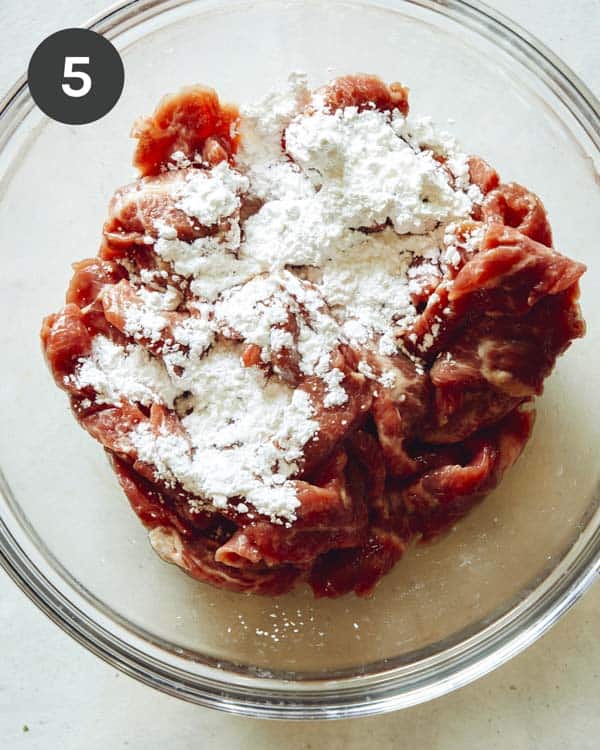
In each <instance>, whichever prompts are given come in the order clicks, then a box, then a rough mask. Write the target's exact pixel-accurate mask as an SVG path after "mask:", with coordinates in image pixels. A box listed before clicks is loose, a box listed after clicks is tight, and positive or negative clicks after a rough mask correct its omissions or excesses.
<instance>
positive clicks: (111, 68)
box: [27, 29, 125, 125]
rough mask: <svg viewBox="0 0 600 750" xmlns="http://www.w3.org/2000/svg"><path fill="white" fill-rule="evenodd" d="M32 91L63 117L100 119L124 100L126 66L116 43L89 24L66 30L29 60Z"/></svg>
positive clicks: (81, 121) (61, 119)
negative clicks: (86, 27)
mask: <svg viewBox="0 0 600 750" xmlns="http://www.w3.org/2000/svg"><path fill="white" fill-rule="evenodd" d="M27 75H28V83H29V90H30V92H31V96H32V97H33V100H34V101H35V103H36V104H37V105H38V107H39V108H40V109H41V110H42V111H43V112H45V114H47V115H48V117H51V118H52V119H53V120H58V122H64V123H67V124H68V125H84V124H85V123H88V122H94V120H99V119H100V118H101V117H104V115H105V114H106V113H107V112H110V110H111V109H112V108H113V107H114V106H115V104H116V103H117V102H118V100H119V97H120V96H121V92H122V91H123V83H124V81H125V71H124V69H123V61H122V60H121V56H120V55H119V53H118V52H117V50H116V49H115V48H114V46H113V45H112V44H111V43H110V42H109V41H108V39H105V38H104V37H103V36H101V35H100V34H96V32H95V31H90V30H89V29H63V30H62V31H57V32H55V33H54V34H51V35H50V36H49V37H47V38H46V39H44V41H43V42H42V43H41V44H40V45H39V47H38V48H37V49H36V51H35V52H34V53H33V56H32V58H31V60H30V62H29V70H28V74H27Z"/></svg>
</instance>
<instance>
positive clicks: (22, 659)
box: [0, 0, 600, 750]
mask: <svg viewBox="0 0 600 750" xmlns="http://www.w3.org/2000/svg"><path fill="white" fill-rule="evenodd" d="M104 5H105V2H103V0H78V2H73V1H72V0H54V2H53V3H46V2H44V0H2V2H1V4H0V28H1V29H2V30H3V31H2V33H3V38H2V48H1V49H2V53H1V62H2V65H1V66H0V90H4V89H6V88H7V87H8V86H9V85H10V84H12V82H13V80H14V79H15V78H16V77H17V76H18V75H19V74H20V73H21V71H22V70H23V69H24V68H25V67H26V64H27V61H28V58H29V56H30V54H31V52H32V51H33V49H34V48H35V46H36V44H37V43H38V42H39V41H41V39H43V38H44V37H45V36H46V35H48V34H49V33H51V32H52V31H54V30H57V29H59V28H64V27H66V26H71V25H77V24H79V23H81V22H82V21H83V20H85V19H86V18H87V17H89V16H90V15H92V14H94V13H96V12H98V11H99V10H101V9H102V7H103V6H104ZM493 5H494V7H496V8H498V9H499V10H501V11H502V12H504V13H505V14H507V15H509V16H511V17H512V18H514V19H515V20H516V21H518V22H519V23H521V24H522V25H524V26H525V27H526V28H528V29H529V30H530V31H532V32H533V33H534V34H535V35H537V36H538V37H539V38H541V39H542V40H543V41H544V42H546V43H547V44H548V45H549V46H550V47H551V48H552V49H553V50H554V51H555V52H556V53H557V54H558V55H559V56H561V57H562V58H563V59H564V60H566V62H567V63H568V64H570V65H571V66H572V67H573V68H574V70H575V71H576V72H577V73H578V74H579V75H580V76H581V77H582V78H583V79H584V80H585V81H586V82H587V83H588V85H590V86H591V87H592V88H593V89H594V90H595V91H596V93H598V90H599V89H600V46H599V45H598V43H597V29H598V25H599V24H600V0H576V1H575V2H573V3H569V4H566V3H564V4H563V3H560V4H559V3H549V2H547V0H529V2H527V3H523V2H520V1H519V0H495V1H494V2H493ZM599 620H600V587H599V586H598V585H596V586H595V588H594V589H593V590H592V591H591V592H589V594H588V595H587V596H586V597H585V599H584V600H583V601H582V602H580V603H579V604H578V605H577V606H576V607H575V608H574V610H572V611H571V612H570V613H569V614H568V615H567V616H566V617H565V618H563V620H562V621H561V622H560V623H559V624H558V625H557V626H556V627H555V628H554V629H553V630H552V631H551V632H550V633H549V634H548V635H547V636H546V637H544V638H543V639H542V640H541V641H539V642H538V643H536V644H535V645H534V646H532V647H531V648H530V649H529V650H528V651H526V652H525V653H524V654H522V655H520V656H519V657H517V658H516V659H514V660H513V661H512V662H510V663H509V664H507V665H505V666H504V667H502V668H501V669H499V670H497V671H496V672H495V673H493V674H491V675H489V676H488V677H486V678H484V679H482V680H480V681H478V682H477V683H475V684H473V685H470V686H468V687H466V688H464V689H462V690H460V691H458V692H456V693H453V694H451V695H449V696H446V697H444V698H441V699H438V700H436V701H434V702H432V703H429V704H426V705H424V706H419V707H416V708H413V709H409V710H406V711H402V712H398V713H395V714H390V715H387V716H382V717H374V718H369V719H359V720H353V721H343V722H334V723H324V722H310V723H304V724H298V723H289V722H286V723H271V722H265V721H256V720H249V719H241V718H236V717H231V716H226V715H225V714H219V713H217V712H213V711H209V710H206V709H202V708H199V707H196V706H190V705H187V704H184V703H182V702H180V701H177V700H175V699H173V698H169V697H167V696H164V695H161V694H159V693H158V692H155V691H152V690H150V689H149V688H146V687H145V686H143V685H140V684H138V683H136V682H134V681H133V680H130V679H129V678H127V677H125V676H124V675H122V674H120V673H118V672H116V671H115V670H114V669H112V668H110V667H108V666H107V665H105V664H103V663H102V662H100V661H99V660H98V659H97V658H96V657H94V656H93V655H91V654H90V653H88V652H87V651H85V650H84V649H83V648H81V647H80V646H78V645H77V644H76V643H75V642H73V641H72V640H71V639H69V638H68V637H67V636H66V635H64V634H63V633H62V632H61V631H60V630H59V629H58V628H57V627H56V626H54V625H53V624H52V623H51V622H50V621H48V620H47V619H46V618H45V616H44V615H42V614H41V613H40V612H39V611H38V610H37V609H36V608H35V607H34V606H33V605H32V604H31V603H29V602H28V600H27V599H26V598H25V597H24V596H23V595H22V594H21V593H20V592H19V591H18V589H17V588H16V587H15V586H14V585H13V584H12V583H11V582H10V581H9V580H8V579H7V578H6V576H4V575H0V738H1V739H0V746H1V747H3V748H7V749H10V750H12V748H32V749H38V748H39V749H40V750H41V749H42V748H43V750H53V749H54V748H61V750H71V749H72V750H75V748H77V750H79V748H82V747H85V748H87V749H88V750H96V749H98V750H100V748H102V749H103V750H104V748H107V747H114V748H120V747H133V748H142V747H143V748H148V749H150V750H153V748H161V749H162V748H164V747H168V748H169V750H182V749H183V748H188V747H192V746H195V747H201V748H208V749H210V748H221V747H230V748H233V749H237V748H242V747H243V748H249V750H252V749H253V748H257V749H258V748H261V749H262V748H264V749H265V750H268V749H269V748H290V750H296V749H298V750H300V748H302V749H304V750H309V749H310V748H318V747H320V746H326V747H328V748H330V750H336V748H342V747H343V748H348V749H349V750H353V748H358V747H363V746H364V745H365V744H368V745H369V746H370V747H373V748H391V747H410V746H411V745H414V744H417V743H418V744H419V745H421V746H423V747H426V748H428V749H431V750H435V749H437V748H444V750H446V749H448V750H453V749H454V748H456V749H457V750H458V749H459V748H460V749H461V750H463V749H467V750H468V749H469V748H471V747H473V748H474V747H482V748H486V750H487V749H489V750H492V749H494V748H502V749H504V748H511V749H512V748H514V750H521V748H523V749H524V748H544V749H548V750H554V749H555V748H578V749H579V750H588V749H589V750H592V748H594V750H595V748H597V747H598V736H600V715H599V714H598V711H597V708H596V695H597V693H598V690H599V688H600V674H599V672H600V643H599V640H598V633H599V630H598V621H599ZM24 725H27V726H28V728H29V731H27V732H24V731H23V726H24Z"/></svg>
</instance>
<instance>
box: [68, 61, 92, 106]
mask: <svg viewBox="0 0 600 750" xmlns="http://www.w3.org/2000/svg"><path fill="white" fill-rule="evenodd" d="M89 64H90V58H89V57H65V72H64V73H63V76H64V77H65V78H78V79H79V80H80V81H81V86H80V87H79V88H76V89H74V88H73V87H72V86H71V84H70V83H63V85H62V90H63V91H64V92H65V94H66V95H67V96H76V97H79V96H85V95H86V94H87V93H88V92H89V90H90V89H91V88H92V79H91V78H90V76H89V74H88V73H84V72H83V71H82V70H73V65H89Z"/></svg>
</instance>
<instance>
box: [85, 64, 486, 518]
mask: <svg viewBox="0 0 600 750" xmlns="http://www.w3.org/2000/svg"><path fill="white" fill-rule="evenodd" d="M320 99H322V97H319V96H312V94H311V91H310V89H309V87H308V85H307V81H306V78H305V77H304V76H303V75H300V74H294V75H292V76H290V79H289V81H288V84H287V86H285V87H283V88H282V90H281V91H280V92H276V93H273V94H270V95H268V96H267V97H265V98H264V99H262V100H261V101H259V102H257V103H255V104H249V105H245V106H243V107H242V108H241V113H242V118H241V123H240V128H239V130H240V136H241V146H240V151H239V153H238V155H237V159H236V164H235V165H230V164H228V163H227V162H222V163H220V164H218V165H217V166H214V167H212V168H206V167H202V168H200V167H193V168H191V167H190V165H189V162H188V161H187V160H185V159H183V160H182V159H181V156H183V155H182V154H177V153H174V154H173V155H172V158H171V163H170V165H169V169H170V170H171V171H170V174H172V175H173V176H174V178H175V179H174V180H173V181H171V182H169V183H168V185H167V186H165V187H164V189H165V190H167V191H168V195H169V200H170V201H171V205H174V206H175V208H176V209H177V210H178V211H180V212H183V213H184V214H185V215H186V216H187V217H188V218H189V219H190V220H191V222H192V224H193V225H194V226H201V227H204V228H205V229H206V231H204V232H199V234H201V235H203V236H199V237H197V239H195V240H193V241H186V240H184V239H182V237H181V236H179V235H178V229H177V226H175V225H174V223H169V221H168V220H167V219H169V218H170V217H171V214H169V215H168V216H167V217H166V218H165V216H163V217H157V218H155V219H154V222H153V225H154V229H155V234H156V236H155V237H150V236H148V235H147V236H146V237H144V242H147V243H148V245H152V249H153V252H154V254H155V256H156V258H157V259H158V261H159V269H160V270H158V271H149V270H146V269H144V270H143V271H142V272H141V273H140V276H139V277H138V279H137V281H139V284H138V283H137V281H136V282H135V283H134V286H135V292H136V294H137V298H136V303H135V304H133V303H132V304H130V306H129V308H128V309H126V311H125V323H124V330H125V332H126V333H128V334H129V335H130V336H131V337H132V338H133V339H135V340H136V341H140V340H141V341H142V342H146V341H149V342H151V343H152V344H155V343H156V342H161V341H163V342H164V343H163V345H162V353H161V356H160V357H157V356H153V355H152V354H150V353H148V351H147V350H146V349H144V348H143V347H142V346H140V345H138V344H129V345H127V346H125V347H123V346H120V345H117V344H114V343H112V342H111V341H110V340H109V339H108V338H105V337H103V336H96V338H95V339H94V341H93V349H92V353H91V354H90V356H89V357H86V358H84V359H83V360H82V361H81V364H80V367H79V370H78V373H77V375H76V378H77V385H78V386H79V387H84V386H90V387H92V388H93V389H94V390H95V391H96V393H97V396H96V402H97V403H105V404H114V405H118V404H119V403H120V402H121V400H122V399H128V400H130V401H134V402H139V403H141V404H143V405H145V406H149V405H151V404H152V403H154V402H158V403H161V404H164V405H165V406H166V407H168V408H169V409H174V410H175V412H176V414H177V415H178V417H179V429H177V430H175V429H173V428H172V427H170V426H169V425H168V423H166V424H164V425H163V426H162V427H161V428H160V429H157V428H153V427H151V426H150V423H149V422H144V421H142V422H141V423H140V424H139V425H138V426H137V427H136V428H135V429H134V430H133V432H132V433H131V435H130V440H131V443H132V444H133V446H134V447H135V449H136V451H137V454H138V456H139V459H140V460H141V461H143V462H146V463H148V464H150V465H151V466H153V467H154V471H155V473H156V475H157V477H158V478H160V479H161V480H162V481H164V482H166V483H167V484H170V485H173V486H174V485H179V486H181V487H183V488H184V489H185V490H187V491H188V492H190V493H192V494H194V495H196V496H197V497H198V498H199V501H194V502H193V507H191V510H192V512H194V511H196V512H197V511H198V510H199V509H201V508H205V507H207V506H208V507H210V506H212V507H213V508H217V509H219V508H223V507H225V506H226V505H227V504H228V503H229V500H231V501H232V506H233V507H234V508H236V509H237V511H238V512H240V513H251V514H253V513H259V514H263V515H265V516H267V517H269V518H270V519H271V520H272V521H274V522H277V523H286V524H289V523H292V522H293V521H294V520H295V519H296V510H297V508H298V505H299V502H298V499H297V496H296V491H295V485H294V483H293V479H294V477H295V476H297V474H298V472H299V471H301V469H302V460H303V455H304V449H305V446H306V444H307V443H308V442H309V441H310V440H311V439H313V438H314V439H318V432H319V429H320V425H319V416H320V415H321V414H324V413H326V412H327V410H334V409H336V408H339V407H341V406H343V404H345V403H346V402H347V401H348V398H349V396H348V393H347V391H346V388H347V387H348V384H347V375H346V373H345V372H344V371H343V370H342V369H340V366H336V364H338V365H339V361H340V357H339V354H338V352H339V348H340V346H342V345H350V346H355V347H359V348H360V349H361V350H362V351H365V352H369V351H370V352H372V353H373V357H374V359H373V360H369V361H376V360H377V357H378V355H383V356H385V357H389V356H393V355H394V354H397V353H398V351H399V344H398V332H401V331H403V330H405V329H406V328H407V327H408V326H410V325H411V324H412V323H413V322H414V320H415V318H416V316H417V309H416V308H415V302H414V300H415V299H416V298H417V297H418V296H419V294H420V292H421V291H422V289H423V288H425V286H426V285H427V284H428V283H430V282H431V279H432V278H438V279H439V278H440V276H441V274H442V273H444V271H445V269H447V268H449V267H451V266H455V265H456V264H458V263H459V262H460V259H461V256H460V253H459V250H458V247H457V244H456V235H455V233H454V230H455V223H456V222H460V221H461V220H463V219H466V218H468V217H469V216H470V214H471V212H472V209H473V204H474V203H478V202H480V201H481V199H482V196H481V193H480V191H479V190H478V188H477V187H476V186H473V185H471V184H470V181H469V169H468V160H467V156H466V155H465V154H464V153H463V152H462V151H461V150H460V148H459V147H458V145H457V143H456V141H455V140H454V139H453V138H452V137H451V136H449V135H447V134H444V133H439V132H438V131H436V129H435V128H434V127H433V124H432V122H431V120H430V119H429V118H414V117H412V116H409V117H404V116H403V115H402V114H401V113H400V112H399V111H397V110H396V111H393V112H380V111H378V110H376V109H374V108H373V109H368V108H367V109H365V110H363V111H359V110H358V108H356V107H346V108H344V109H339V110H337V111H331V110H329V109H327V108H325V107H324V106H323V105H322V103H321V105H319V100H320ZM282 144H284V145H285V150H283V148H282ZM440 157H441V161H444V164H441V163H440ZM178 170H180V171H178ZM178 174H180V175H181V178H180V179H177V175H178ZM480 241H481V234H480V233H479V234H478V231H477V230H475V231H474V232H473V233H472V234H471V235H469V236H468V237H467V238H466V240H464V241H463V242H462V244H461V247H462V248H464V249H465V250H466V251H469V250H472V249H475V248H476V247H477V246H478V243H479V242H480ZM165 269H170V270H169V271H168V272H165ZM175 311H177V312H175ZM438 328H439V326H438ZM166 331H168V336H167V334H166V333H165V332H166ZM429 336H430V338H431V339H432V341H429V340H427V341H424V342H423V345H422V346H423V351H424V350H425V348H427V347H428V346H430V345H431V344H432V342H433V338H434V336H435V332H433V335H432V334H429ZM249 344H252V345H254V346H256V347H258V349H257V351H258V350H259V351H260V355H259V357H258V365H252V366H244V364H243V363H242V360H241V356H242V354H243V353H244V351H245V348H246V346H247V345H249ZM154 350H156V349H154ZM282 353H285V356H288V355H289V357H290V358H291V359H292V360H293V362H294V363H295V364H294V367H295V368H296V369H295V372H296V376H294V377H296V381H294V378H293V377H291V376H290V368H289V367H288V368H287V369H286V366H285V364H283V365H282V364H281V361H282V357H281V355H282ZM284 359H285V357H284ZM253 361H256V360H253ZM419 366H420V365H419ZM292 369H293V368H292ZM357 369H358V372H359V373H360V374H361V375H362V376H363V377H364V378H367V379H368V380H370V381H373V382H374V383H375V384H376V386H375V387H376V388H377V389H379V390H380V389H381V388H394V387H395V385H396V375H395V373H394V371H393V370H389V371H383V372H381V371H376V370H375V368H374V367H372V366H371V365H370V364H369V363H368V362H367V361H366V360H364V359H363V360H361V361H360V363H359V365H358V368H357ZM303 377H316V378H320V379H321V380H322V381H323V394H324V395H323V396H322V397H321V399H320V400H319V399H318V398H317V396H316V395H315V394H314V392H313V391H310V393H311V395H310V396H309V395H308V392H307V391H305V390H302V389H300V388H299V387H298V386H297V383H299V382H301V380H302V378H303Z"/></svg>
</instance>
